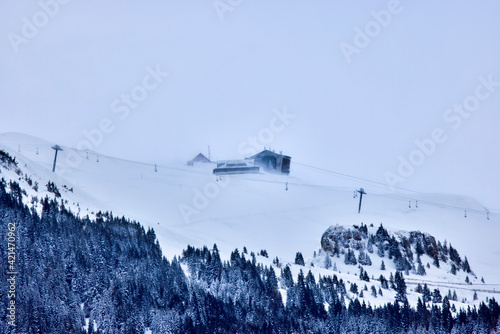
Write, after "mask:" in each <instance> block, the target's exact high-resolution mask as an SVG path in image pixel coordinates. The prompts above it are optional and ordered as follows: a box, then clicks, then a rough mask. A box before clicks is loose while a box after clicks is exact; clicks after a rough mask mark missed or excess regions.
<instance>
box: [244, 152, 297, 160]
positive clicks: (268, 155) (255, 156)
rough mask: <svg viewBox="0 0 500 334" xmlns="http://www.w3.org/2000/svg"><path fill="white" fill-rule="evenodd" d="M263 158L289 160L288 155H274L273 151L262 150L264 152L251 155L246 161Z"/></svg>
mask: <svg viewBox="0 0 500 334" xmlns="http://www.w3.org/2000/svg"><path fill="white" fill-rule="evenodd" d="M265 157H285V158H288V159H291V157H290V156H288V155H284V154H279V153H276V152H273V151H269V150H264V151H262V152H260V153H257V154H255V155H252V156H251V157H249V158H247V159H262V158H265Z"/></svg>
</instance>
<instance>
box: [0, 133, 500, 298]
mask: <svg viewBox="0 0 500 334" xmlns="http://www.w3.org/2000/svg"><path fill="white" fill-rule="evenodd" d="M54 144H55V143H50V142H47V141H44V140H42V139H39V138H34V137H31V136H28V135H24V134H18V133H7V134H1V135H0V149H1V150H4V151H7V152H8V153H9V154H10V155H12V156H15V157H16V160H17V161H18V166H19V168H20V169H21V171H22V173H23V177H24V175H27V176H29V177H31V178H32V180H33V181H37V182H38V183H39V189H38V192H36V191H34V190H33V189H32V188H30V187H29V185H28V184H27V183H26V182H25V181H24V180H19V179H20V176H19V175H18V174H16V173H15V171H14V170H8V169H6V168H4V167H3V166H0V177H3V178H5V179H6V180H9V179H14V180H17V181H18V182H20V183H21V186H22V187H23V188H25V189H26V191H27V194H28V196H27V197H26V198H25V202H26V203H31V198H32V197H33V196H37V197H38V198H39V199H40V198H42V197H44V196H45V195H49V196H51V197H54V196H53V194H51V193H48V192H47V191H46V186H45V185H46V184H47V182H48V181H49V180H51V181H53V182H55V184H56V185H57V187H58V188H59V190H61V193H62V197H63V199H64V200H67V204H65V205H66V207H69V208H71V210H72V211H73V212H75V213H78V214H79V215H80V216H85V215H87V214H88V215H89V216H91V217H93V216H94V214H95V213H96V212H98V211H99V210H101V211H103V212H104V211H111V212H112V213H113V215H115V216H122V215H124V216H125V217H128V218H130V219H132V220H137V221H139V222H141V223H142V224H143V225H144V226H145V227H146V228H147V227H152V228H154V230H155V232H156V235H157V237H158V240H159V242H160V245H161V247H162V251H163V253H164V255H165V256H166V257H167V258H172V257H173V256H174V255H180V254H181V252H182V250H183V249H185V248H186V246H187V245H188V244H189V245H193V246H196V247H201V246H204V245H206V246H208V247H209V248H210V247H212V245H213V244H215V243H216V244H217V246H218V248H219V250H220V252H221V256H222V258H223V259H227V258H229V255H230V252H231V251H232V250H234V249H235V248H239V249H240V250H241V249H242V248H243V246H246V247H247V249H248V251H249V252H250V251H254V252H255V253H257V254H258V253H259V252H260V250H261V249H265V250H267V252H268V254H269V258H268V259H266V258H264V257H261V256H259V257H258V259H259V261H261V262H263V263H264V264H267V265H271V264H272V259H274V258H276V257H278V258H279V259H280V262H281V263H282V264H285V263H293V262H294V259H295V254H296V252H298V251H300V252H302V254H303V255H304V258H305V259H306V266H305V267H301V266H296V265H292V266H291V267H292V271H293V273H294V275H295V277H296V275H297V273H298V271H299V270H300V269H302V270H303V271H304V272H305V273H307V271H308V270H312V271H313V273H315V274H316V275H319V274H321V275H333V274H337V275H338V276H339V278H343V279H344V281H349V282H351V281H356V280H357V276H356V275H358V273H359V269H358V268H357V266H346V265H345V264H344V263H343V258H338V259H334V258H332V263H333V262H335V263H336V265H337V271H336V272H335V271H333V270H327V269H322V268H319V267H318V265H320V264H321V260H320V259H319V256H318V257H317V258H316V259H314V258H313V253H314V252H315V251H316V252H317V253H318V254H319V249H320V239H321V236H322V234H323V233H324V232H325V230H326V229H327V228H328V227H329V226H331V225H337V224H338V225H344V226H346V227H352V225H353V224H357V225H359V224H360V223H364V224H366V225H370V224H373V226H374V227H373V229H374V230H373V231H375V230H376V228H377V227H378V226H379V225H380V224H381V223H382V224H383V225H384V227H385V228H387V229H389V230H391V231H393V232H394V231H400V233H406V232H407V231H414V230H419V231H422V232H427V233H429V234H431V235H433V236H434V237H436V239H437V240H440V241H442V242H443V241H444V240H446V241H447V242H448V243H450V244H452V245H453V247H454V248H456V249H457V250H458V252H459V253H460V256H461V257H462V258H463V257H464V256H467V258H468V260H469V263H470V265H471V268H472V270H473V271H474V272H475V274H476V275H477V279H474V278H473V277H470V278H471V279H472V281H473V282H472V283H473V284H472V285H467V284H465V282H464V277H465V275H463V272H460V274H459V275H457V276H453V275H451V274H449V273H447V270H446V269H445V268H441V269H436V268H434V267H432V266H431V269H427V268H426V270H427V273H428V274H427V275H426V276H416V275H411V274H410V276H408V277H405V278H406V281H407V285H408V288H409V290H412V289H413V288H414V287H415V284H416V282H422V283H423V282H424V281H425V282H427V283H428V284H429V287H430V288H431V291H432V289H433V288H434V287H441V293H442V294H443V296H444V295H445V294H446V293H447V291H448V289H449V288H450V289H451V291H453V290H454V289H456V291H457V294H458V295H459V300H461V299H462V298H467V301H469V302H470V301H472V295H473V291H474V290H476V291H477V292H478V296H479V301H480V300H484V297H486V296H495V297H496V299H500V296H499V295H498V293H497V291H499V290H500V243H499V239H500V233H499V232H500V229H499V223H500V213H499V212H498V211H497V210H493V209H490V211H491V212H490V214H489V220H488V219H487V215H486V211H487V209H486V208H484V207H483V206H482V205H481V204H480V203H478V202H476V201H475V200H474V199H471V198H468V197H465V196H460V195H450V194H423V193H412V192H403V191H399V192H398V191H394V190H391V189H390V188H388V187H384V186H382V185H377V184H371V183H369V182H363V181H361V180H356V179H351V178H347V177H342V176H339V175H336V174H333V173H330V172H327V171H322V170H318V169H315V168H310V167H308V166H304V165H302V164H296V163H294V160H293V157H292V166H291V173H290V175H289V176H284V175H272V174H252V175H232V176H223V177H222V180H217V178H216V177H215V176H214V175H213V174H212V169H213V168H214V166H215V165H214V164H195V165H194V166H187V165H186V164H185V163H184V162H179V163H178V164H171V165H168V166H167V165H159V166H157V171H155V165H154V162H152V163H144V162H134V161H126V160H122V159H116V158H113V157H109V156H102V155H99V154H97V153H95V152H92V151H89V152H88V159H87V152H85V151H79V150H76V149H73V148H69V147H63V149H64V150H63V151H60V152H59V154H58V158H57V168H56V172H55V173H53V172H52V163H53V160H54V150H53V149H51V146H53V145H54ZM37 152H38V154H37ZM163 154H165V155H168V148H165V151H164V152H163ZM75 155H77V156H78V157H80V158H79V160H80V161H79V162H78V163H76V164H75V163H72V162H71V160H70V158H71V157H72V156H73V159H74V157H75ZM227 158H231V157H227ZM97 160H98V161H97ZM309 165H314V163H310V164H309ZM321 167H323V168H326V169H330V170H334V169H335V168H334V167H335V166H321ZM287 182H288V190H285V189H286V183H287ZM63 186H66V188H68V189H71V188H73V192H71V191H68V190H65V188H64V187H63ZM360 187H363V188H364V189H365V191H366V192H367V195H365V196H363V203H362V210H361V213H360V214H358V212H357V210H358V203H359V198H353V191H354V190H355V189H359V188H360ZM416 200H418V208H416V207H415V201H416ZM409 201H410V204H411V208H410V207H409ZM30 205H31V204H30ZM38 209H40V208H38ZM465 210H467V217H464V216H465ZM323 255H324V253H323ZM370 257H371V259H372V261H373V266H372V267H371V268H370V267H368V268H366V269H367V271H368V273H369V274H370V277H371V276H372V275H374V276H375V278H377V277H378V276H379V275H380V273H381V272H380V270H379V268H380V261H381V259H380V258H379V257H378V256H377V255H376V254H371V255H370ZM422 262H423V263H424V264H425V263H426V262H425V261H424V259H423V261H422ZM429 262H430V261H429ZM311 263H316V265H315V266H314V267H311ZM431 263H432V262H431ZM385 264H386V266H387V270H386V272H385V273H384V275H385V276H386V278H388V277H389V272H390V271H391V270H393V267H391V266H392V261H390V260H387V259H386V260H385ZM347 272H349V273H347ZM277 273H278V274H279V269H278V270H277ZM481 277H484V280H485V282H486V284H483V283H481V282H480V279H481ZM413 283H414V284H413ZM357 284H358V286H359V287H360V288H361V287H363V286H364V284H365V283H364V282H361V281H359V280H358V281H357ZM366 284H367V285H368V288H370V286H371V285H375V286H376V288H377V290H378V287H379V285H378V281H375V280H371V282H369V283H366ZM347 289H349V285H347ZM370 292H371V291H370V290H368V291H364V295H365V298H366V300H368V301H369V302H371V304H382V303H384V302H387V301H391V300H393V298H394V294H393V291H387V290H385V291H384V297H383V298H381V297H379V298H372V297H371V296H370ZM282 293H283V292H282ZM409 300H410V302H411V303H412V304H415V302H416V300H417V295H416V294H411V293H410V295H409Z"/></svg>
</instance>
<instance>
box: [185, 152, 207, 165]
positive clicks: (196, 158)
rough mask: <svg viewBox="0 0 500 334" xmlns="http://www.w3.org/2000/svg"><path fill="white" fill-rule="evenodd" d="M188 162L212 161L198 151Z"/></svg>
mask: <svg viewBox="0 0 500 334" xmlns="http://www.w3.org/2000/svg"><path fill="white" fill-rule="evenodd" d="M188 162H190V163H194V162H212V161H210V160H209V159H208V158H207V157H206V156H204V155H203V154H201V153H200V154H198V155H197V156H195V157H194V158H193V159H192V160H190V161H188Z"/></svg>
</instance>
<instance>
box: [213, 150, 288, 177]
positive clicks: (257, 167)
mask: <svg viewBox="0 0 500 334" xmlns="http://www.w3.org/2000/svg"><path fill="white" fill-rule="evenodd" d="M291 160H292V158H291V157H289V156H288V155H283V154H281V153H280V154H278V153H275V152H274V151H270V150H264V151H262V152H260V153H257V154H255V155H253V156H251V157H249V158H246V159H245V160H223V161H218V162H217V168H215V169H214V171H213V173H214V174H249V173H251V174H254V173H260V172H261V171H264V172H268V173H279V174H286V175H288V174H290V162H291Z"/></svg>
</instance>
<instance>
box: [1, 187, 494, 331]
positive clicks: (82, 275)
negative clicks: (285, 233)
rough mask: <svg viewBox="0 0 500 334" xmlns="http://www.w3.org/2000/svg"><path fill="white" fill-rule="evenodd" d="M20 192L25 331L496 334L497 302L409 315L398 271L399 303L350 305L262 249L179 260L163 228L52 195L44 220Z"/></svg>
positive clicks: (8, 213)
mask: <svg viewBox="0 0 500 334" xmlns="http://www.w3.org/2000/svg"><path fill="white" fill-rule="evenodd" d="M7 188H9V189H10V190H9V191H7ZM16 191H18V189H17V187H15V186H10V187H7V184H6V182H5V181H4V180H2V181H1V182H0V240H3V241H6V240H7V225H8V223H15V225H16V237H17V242H16V256H17V257H16V269H17V272H18V274H17V276H16V280H17V281H16V283H17V286H16V325H17V328H16V332H17V333H86V332H87V333H96V332H94V328H93V326H92V325H91V326H89V327H88V331H85V330H84V326H85V324H86V321H89V322H90V324H93V323H94V322H95V323H96V324H97V326H98V330H97V333H144V331H145V330H146V329H147V328H150V329H151V330H152V332H153V333H419V332H432V333H471V334H472V333H488V331H491V330H493V331H494V330H495V326H496V324H497V320H498V315H499V313H500V307H499V305H498V304H497V303H496V301H495V300H489V302H488V303H481V304H480V306H479V307H477V308H476V307H474V308H468V309H467V310H459V311H458V313H457V316H455V317H453V316H452V313H451V311H450V303H449V301H448V298H447V297H446V296H445V297H444V298H443V301H442V307H438V306H435V305H434V306H432V307H429V306H428V305H427V304H426V303H427V302H428V300H419V302H418V305H417V308H416V309H414V308H410V306H409V304H408V301H407V299H406V294H405V293H406V286H405V283H404V278H403V275H402V273H400V272H398V273H397V275H396V277H395V278H394V285H395V287H396V290H397V291H398V300H397V301H394V303H389V304H387V305H385V306H383V307H377V308H373V307H371V306H370V305H367V304H366V303H365V302H364V300H363V299H362V298H351V299H350V297H349V293H348V292H347V290H346V286H345V283H344V282H343V281H342V279H338V278H337V276H335V275H334V276H333V277H319V279H317V278H316V277H315V276H314V275H313V274H312V273H311V272H307V273H305V272H303V271H300V273H299V274H298V276H297V277H293V275H292V272H291V270H290V268H289V267H288V266H284V267H283V268H282V269H281V272H280V273H279V274H280V275H278V273H276V272H275V269H274V268H273V267H267V266H263V265H262V264H259V263H257V261H256V258H255V255H254V254H253V253H251V254H250V255H248V254H247V253H246V252H242V253H240V252H239V251H238V250H234V251H233V252H232V253H231V256H230V259H229V260H228V261H222V260H221V257H220V254H219V251H218V249H217V246H216V245H214V246H213V247H212V248H211V249H209V248H207V247H203V248H201V249H200V248H194V247H191V246H188V247H187V249H186V250H185V251H184V252H183V254H182V255H181V256H179V257H175V258H174V259H172V260H171V261H169V260H167V259H166V258H165V257H163V256H162V252H161V249H160V246H159V244H158V241H157V239H156V235H155V232H154V231H153V230H152V229H149V230H147V231H146V230H145V229H144V228H143V227H142V226H141V225H140V224H139V223H137V222H133V221H129V220H127V219H125V218H123V217H121V218H118V217H114V216H113V215H112V214H111V213H98V214H97V218H96V219H95V220H90V219H88V218H78V217H76V216H75V215H74V214H73V213H71V212H70V211H69V210H68V209H67V208H65V206H64V204H63V203H58V202H56V201H53V200H50V199H48V198H47V197H46V198H44V199H42V200H41V203H42V205H43V210H42V214H41V215H40V216H39V215H38V214H37V213H36V212H33V211H31V210H30V209H29V208H28V207H27V206H25V205H23V204H22V202H21V201H19V198H18V196H17V195H16ZM3 241H2V242H3ZM3 243H4V244H5V243H6V242H3ZM389 251H390V250H389ZM6 252H7V250H6V247H5V246H3V247H0V264H1V268H0V269H1V271H0V333H9V331H10V329H11V328H9V325H8V321H9V319H8V318H7V306H8V298H7V296H6V293H7V291H8V288H9V287H8V282H7V274H6V273H7V272H8V268H7V263H6V260H5V259H7V254H6ZM455 255H457V254H453V256H454V257H455ZM393 256H397V255H396V254H393ZM276 270H279V269H276ZM351 288H352V287H351ZM352 289H354V288H352ZM357 290H358V288H357V287H356V291H357ZM362 292H363V290H361V293H362ZM365 293H369V292H366V291H365ZM375 293H376V292H375ZM284 297H285V298H286V301H285V298H284Z"/></svg>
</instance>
